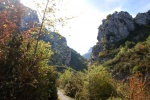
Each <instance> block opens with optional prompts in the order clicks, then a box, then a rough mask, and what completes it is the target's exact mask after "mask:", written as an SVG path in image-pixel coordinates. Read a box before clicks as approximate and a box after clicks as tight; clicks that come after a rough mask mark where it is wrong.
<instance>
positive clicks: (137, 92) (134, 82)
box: [59, 25, 150, 100]
mask: <svg viewBox="0 0 150 100" xmlns="http://www.w3.org/2000/svg"><path fill="white" fill-rule="evenodd" d="M137 27H138V28H136V29H135V30H134V31H132V32H131V33H130V35H129V36H128V37H127V38H125V39H123V40H121V41H119V42H117V43H116V44H112V45H109V46H110V47H109V48H108V49H105V50H104V51H101V52H99V54H98V60H96V61H95V62H94V63H93V65H91V66H89V68H88V70H85V71H84V72H74V71H72V70H66V71H65V72H64V73H63V74H61V75H60V79H59V80H60V81H59V82H60V83H59V84H60V88H64V90H65V91H66V94H67V95H68V96H71V97H74V98H76V100H120V99H121V100H149V99H150V91H149V89H150V83H149V82H150V78H149V75H150V73H149V72H150V62H149V61H150V36H149V35H150V28H149V27H150V26H148V25H147V26H137ZM73 94H74V95H73Z"/></svg>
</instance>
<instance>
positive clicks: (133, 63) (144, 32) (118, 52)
mask: <svg viewBox="0 0 150 100" xmlns="http://www.w3.org/2000/svg"><path fill="white" fill-rule="evenodd" d="M97 39H98V42H97V44H96V45H95V46H93V48H92V53H91V58H90V64H94V63H96V64H100V65H102V66H104V67H106V68H107V69H108V71H109V72H111V73H112V74H113V76H114V77H115V78H117V79H125V78H127V77H128V76H129V75H131V74H134V73H136V72H137V71H140V72H141V73H143V75H146V73H147V72H149V71H150V67H149V66H150V62H149V60H150V11H148V12H146V13H139V14H137V15H136V17H135V18H133V17H132V16H131V15H130V14H129V13H127V12H123V11H121V12H115V13H113V14H111V15H108V16H107V18H106V19H104V20H103V22H102V24H101V25H100V27H99V31H98V36H97Z"/></svg>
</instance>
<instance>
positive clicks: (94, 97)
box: [88, 66, 116, 100]
mask: <svg viewBox="0 0 150 100" xmlns="http://www.w3.org/2000/svg"><path fill="white" fill-rule="evenodd" d="M88 89H89V99H90V100H100V99H101V100H106V99H107V98H109V97H110V96H112V95H115V93H116V91H115V88H114V87H113V85H112V78H111V75H110V74H109V73H108V72H107V71H106V69H104V68H103V67H101V66H99V67H94V68H93V69H90V70H89V83H88Z"/></svg>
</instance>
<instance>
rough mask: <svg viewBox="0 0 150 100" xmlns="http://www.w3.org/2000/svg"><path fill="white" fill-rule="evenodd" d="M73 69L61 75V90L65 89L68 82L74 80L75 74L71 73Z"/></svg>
mask: <svg viewBox="0 0 150 100" xmlns="http://www.w3.org/2000/svg"><path fill="white" fill-rule="evenodd" d="M70 70H71V69H68V70H65V72H64V73H63V74H61V75H60V77H59V82H60V83H59V84H60V86H59V87H60V88H64V87H65V85H66V84H67V83H68V81H69V80H70V79H71V78H72V76H73V72H72V71H70Z"/></svg>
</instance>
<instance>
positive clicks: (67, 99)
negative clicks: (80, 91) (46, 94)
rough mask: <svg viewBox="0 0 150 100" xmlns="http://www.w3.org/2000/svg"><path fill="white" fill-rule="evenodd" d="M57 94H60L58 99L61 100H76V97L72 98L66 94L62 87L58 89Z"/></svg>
mask: <svg viewBox="0 0 150 100" xmlns="http://www.w3.org/2000/svg"><path fill="white" fill-rule="evenodd" d="M57 94H58V99H59V100H75V99H73V98H70V97H68V96H66V95H65V94H64V91H63V90H61V89H58V92H57Z"/></svg>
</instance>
